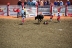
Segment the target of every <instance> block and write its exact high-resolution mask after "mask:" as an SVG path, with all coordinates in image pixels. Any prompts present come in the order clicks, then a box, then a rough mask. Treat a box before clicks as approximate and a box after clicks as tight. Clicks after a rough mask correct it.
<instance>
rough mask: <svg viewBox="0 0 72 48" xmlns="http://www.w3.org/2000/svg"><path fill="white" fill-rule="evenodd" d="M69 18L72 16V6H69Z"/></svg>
mask: <svg viewBox="0 0 72 48" xmlns="http://www.w3.org/2000/svg"><path fill="white" fill-rule="evenodd" d="M66 14H67V16H72V5H70V6H67V13H66Z"/></svg>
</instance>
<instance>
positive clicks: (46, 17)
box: [0, 16, 72, 19]
mask: <svg viewBox="0 0 72 48" xmlns="http://www.w3.org/2000/svg"><path fill="white" fill-rule="evenodd" d="M0 18H4V19H18V18H16V16H0ZM19 18H20V19H21V17H19ZM56 18H57V17H56V16H54V17H53V19H56ZM26 19H34V17H29V18H26ZM44 19H50V16H44ZM61 19H72V17H70V16H61Z"/></svg>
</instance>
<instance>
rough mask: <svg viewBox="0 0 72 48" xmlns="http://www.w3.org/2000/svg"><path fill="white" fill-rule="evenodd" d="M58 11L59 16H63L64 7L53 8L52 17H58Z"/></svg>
mask: <svg viewBox="0 0 72 48" xmlns="http://www.w3.org/2000/svg"><path fill="white" fill-rule="evenodd" d="M58 11H59V12H60V16H65V6H53V7H52V14H53V15H54V16H58Z"/></svg>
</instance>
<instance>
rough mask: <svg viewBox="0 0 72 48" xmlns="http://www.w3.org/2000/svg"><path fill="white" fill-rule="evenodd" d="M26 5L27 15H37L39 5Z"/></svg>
mask: <svg viewBox="0 0 72 48" xmlns="http://www.w3.org/2000/svg"><path fill="white" fill-rule="evenodd" d="M25 7H26V17H35V16H37V7H36V6H25Z"/></svg>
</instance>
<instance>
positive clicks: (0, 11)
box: [0, 5, 7, 16]
mask: <svg viewBox="0 0 72 48" xmlns="http://www.w3.org/2000/svg"><path fill="white" fill-rule="evenodd" d="M0 15H4V16H7V6H6V5H0Z"/></svg>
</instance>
